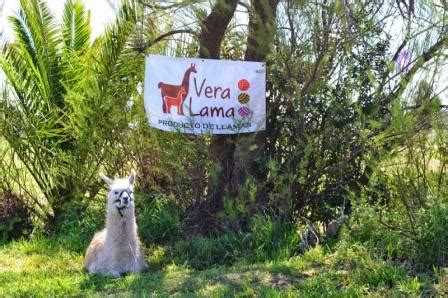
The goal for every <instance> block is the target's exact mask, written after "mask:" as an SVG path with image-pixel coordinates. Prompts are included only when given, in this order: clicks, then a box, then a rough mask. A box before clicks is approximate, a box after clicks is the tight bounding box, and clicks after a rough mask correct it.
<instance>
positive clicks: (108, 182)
mask: <svg viewBox="0 0 448 298" xmlns="http://www.w3.org/2000/svg"><path fill="white" fill-rule="evenodd" d="M100 177H101V179H103V181H104V182H106V184H107V185H109V186H111V185H112V184H114V180H113V179H111V178H109V177H107V176H106V175H104V174H103V173H100Z"/></svg>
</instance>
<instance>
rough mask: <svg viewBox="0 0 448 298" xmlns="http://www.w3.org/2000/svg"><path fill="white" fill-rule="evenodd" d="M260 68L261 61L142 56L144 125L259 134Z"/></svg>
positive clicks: (262, 107) (262, 112)
mask: <svg viewBox="0 0 448 298" xmlns="http://www.w3.org/2000/svg"><path fill="white" fill-rule="evenodd" d="M265 82H266V66H265V63H261V62H245V61H226V60H211V59H194V58H172V57H165V56H157V55H149V56H147V58H146V73H145V109H146V113H147V115H148V119H149V124H150V125H151V126H153V127H156V128H159V129H162V130H166V131H178V132H182V133H193V134H235V133H247V132H254V131H259V130H264V129H265V125H266V84H265Z"/></svg>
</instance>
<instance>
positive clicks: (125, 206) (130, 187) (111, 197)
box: [100, 170, 135, 217]
mask: <svg viewBox="0 0 448 298" xmlns="http://www.w3.org/2000/svg"><path fill="white" fill-rule="evenodd" d="M100 177H101V179H103V180H104V182H106V183H107V185H108V186H109V194H108V196H107V208H108V211H109V213H112V214H116V215H119V216H121V217H124V216H129V215H133V214H134V208H135V206H134V181H135V171H134V170H132V171H131V175H130V176H129V177H127V178H118V179H111V178H109V177H107V176H106V175H104V174H103V173H100Z"/></svg>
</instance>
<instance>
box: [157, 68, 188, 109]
mask: <svg viewBox="0 0 448 298" xmlns="http://www.w3.org/2000/svg"><path fill="white" fill-rule="evenodd" d="M192 72H194V73H197V71H196V65H195V64H193V63H192V64H191V66H190V67H189V68H188V69H187V70H186V71H185V74H184V78H183V80H182V84H181V85H171V84H166V83H163V82H160V83H159V85H158V87H159V88H160V92H161V93H162V102H163V104H162V110H163V112H164V113H165V114H166V113H169V114H171V106H176V107H177V114H178V115H184V108H183V104H184V101H185V99H186V98H187V95H188V90H189V85H190V74H191V73H192ZM182 89H183V91H182ZM168 102H170V105H168Z"/></svg>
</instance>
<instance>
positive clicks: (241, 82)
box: [238, 79, 250, 91]
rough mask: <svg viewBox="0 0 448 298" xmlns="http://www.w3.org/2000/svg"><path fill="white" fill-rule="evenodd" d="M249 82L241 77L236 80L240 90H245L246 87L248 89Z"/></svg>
mask: <svg viewBox="0 0 448 298" xmlns="http://www.w3.org/2000/svg"><path fill="white" fill-rule="evenodd" d="M249 87H250V84H249V81H248V80H246V79H241V80H239V81H238V89H240V90H241V91H246V90H247V89H249Z"/></svg>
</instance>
